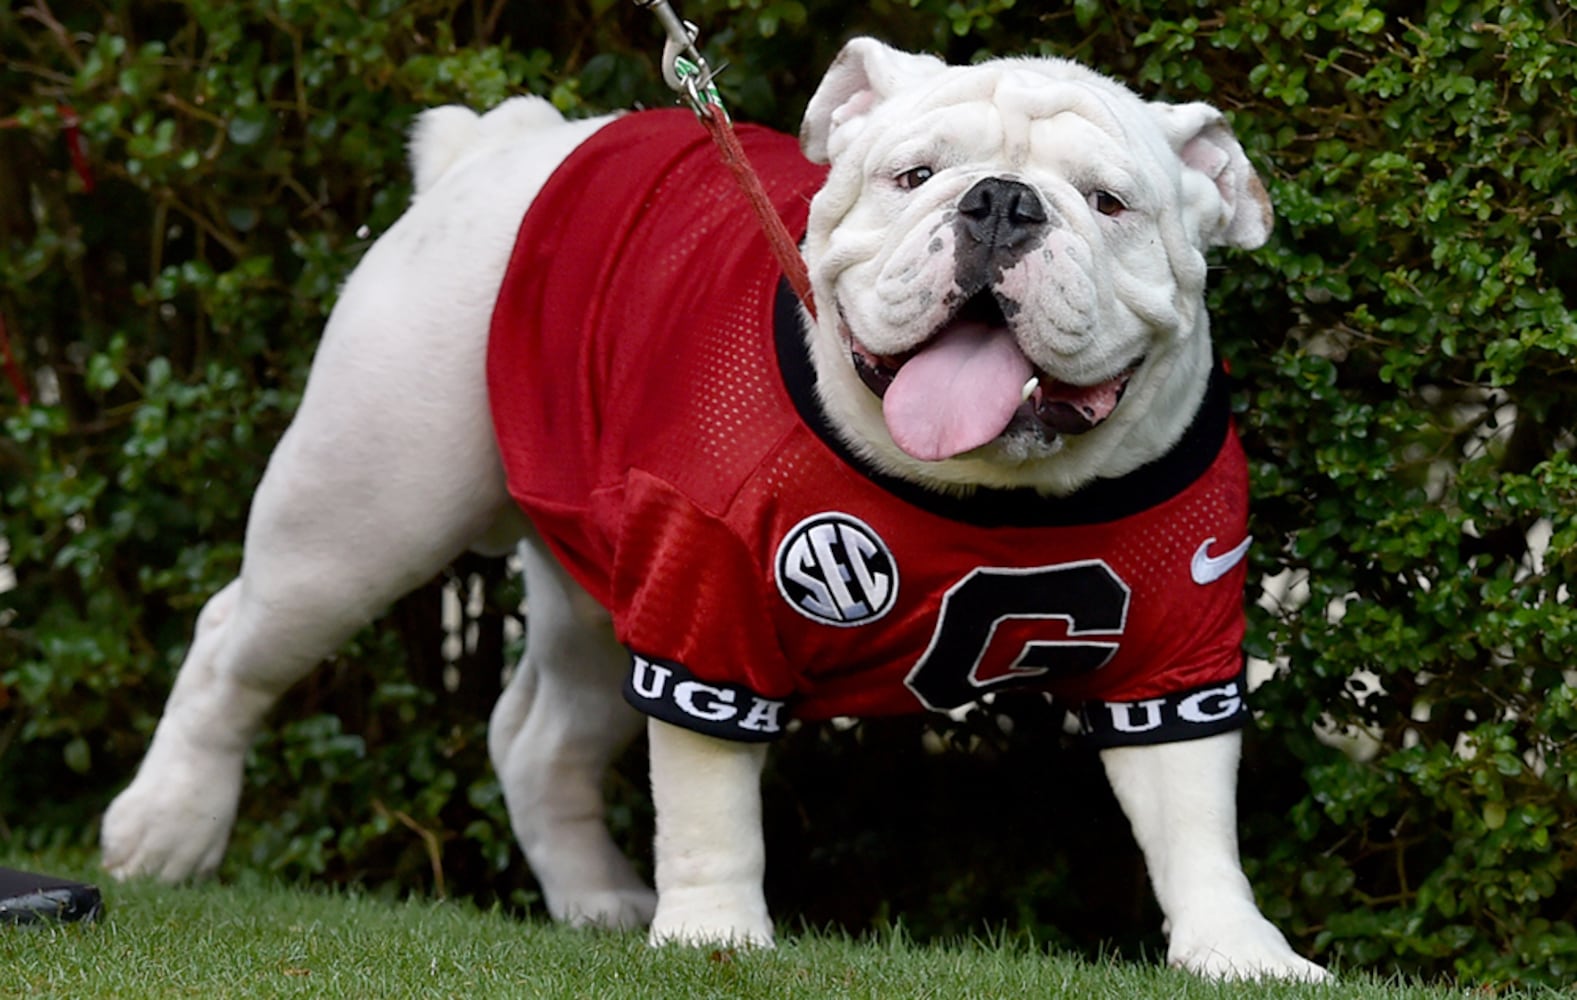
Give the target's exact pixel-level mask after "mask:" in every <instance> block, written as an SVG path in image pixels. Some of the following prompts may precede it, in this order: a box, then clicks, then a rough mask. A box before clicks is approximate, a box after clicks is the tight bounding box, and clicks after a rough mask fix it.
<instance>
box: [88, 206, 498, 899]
mask: <svg viewBox="0 0 1577 1000" xmlns="http://www.w3.org/2000/svg"><path fill="white" fill-rule="evenodd" d="M412 215H415V216H416V221H415V222H414V223H410V224H409V225H408V224H407V220H409V219H411V217H412ZM412 215H408V216H407V220H402V225H405V226H407V229H406V230H405V231H404V233H403V236H404V237H405V238H404V239H402V238H400V237H399V236H396V238H395V239H394V240H392V241H391V240H387V239H386V240H385V241H380V244H379V245H378V246H375V247H374V248H373V249H372V250H371V251H369V253H368V254H367V257H366V259H364V261H363V263H362V266H361V267H360V268H358V270H357V272H356V274H355V276H353V277H352V279H351V281H350V283H349V284H348V285H347V286H346V288H345V290H344V293H343V295H342V298H341V300H340V305H339V306H338V307H337V308H336V310H335V313H334V318H333V319H332V320H331V321H330V323H329V328H328V330H327V332H326V334H325V336H324V340H323V343H322V345H321V346H320V348H319V351H318V356H317V359H316V360H315V361H314V363H313V368H312V374H311V377H310V379H309V382H308V386H307V391H306V393H305V395H304V397H303V399H302V404H301V407H300V409H299V411H298V412H297V415H296V418H295V421H294V422H293V423H292V425H291V427H290V429H289V431H287V432H286V434H285V436H284V438H283V439H282V440H281V442H280V444H279V447H278V448H277V449H276V450H275V452H274V455H273V457H272V458H271V459H270V461H269V464H268V468H267V470H266V471H265V473H264V475H263V480H262V483H261V485H260V486H259V488H258V491H257V494H256V496H255V497H254V499H253V504H252V510H251V514H250V517H249V520H248V524H247V533H246V544H245V551H244V553H243V558H242V565H241V573H240V576H239V578H238V579H237V580H236V581H235V582H233V583H231V584H230V585H229V586H228V587H226V588H225V589H224V590H223V591H221V592H220V593H219V594H218V595H217V596H215V597H214V598H213V599H212V600H211V601H210V602H209V603H208V605H207V607H206V608H205V609H204V610H203V612H202V614H201V616H200V617H199V624H198V628H197V634H196V638H195V640H194V642H193V643H192V645H191V648H190V649H189V651H188V653H187V655H186V658H185V661H184V662H183V663H182V665H181V669H180V672H179V675H178V676H177V679H176V682H175V687H174V689H173V691H172V692H171V695H170V699H169V702H168V704H167V705H166V708H165V715H164V718H163V719H162V720H161V721H160V723H159V727H158V730H157V731H156V733H155V734H154V739H153V744H152V746H151V747H150V748H149V750H148V755H147V757H146V758H145V759H144V761H143V763H142V765H141V767H140V769H139V770H138V773H137V776H136V778H135V779H134V780H133V782H132V784H131V785H130V787H128V788H127V789H126V791H124V792H123V793H121V795H120V796H119V797H118V798H117V799H116V800H115V802H114V803H113V804H112V805H111V807H110V810H109V812H108V813H107V814H106V815H105V818H104V825H103V833H102V841H103V848H104V864H105V866H106V868H108V869H109V871H110V872H111V873H113V874H114V875H116V876H119V877H126V876H131V875H140V874H146V875H155V876H159V877H162V878H165V879H169V880H174V879H180V878H184V877H186V876H188V875H192V874H200V873H203V872H207V871H210V870H212V869H213V868H214V867H215V866H217V865H218V863H219V860H220V857H221V856H222V854H223V852H224V847H225V843H226V841H227V840H228V838H229V833H230V827H231V824H232V821H233V819H234V817H235V809H236V799H237V796H238V793H239V790H240V785H241V766H242V759H243V757H244V755H245V752H246V749H247V746H248V744H249V742H250V741H251V739H252V737H253V735H254V734H255V733H256V732H257V729H258V727H259V725H260V724H261V722H262V720H263V717H264V715H265V713H266V712H267V711H268V709H269V708H270V706H272V705H273V704H274V702H275V700H276V699H277V698H278V697H279V696H280V695H281V694H282V693H283V692H284V691H285V689H286V688H288V687H289V686H290V685H291V684H293V683H294V682H295V681H297V680H298V679H299V678H301V677H302V676H303V675H304V674H305V673H306V672H307V671H308V670H310V669H311V668H312V667H313V666H314V665H315V664H317V663H318V662H320V661H321V660H322V659H324V658H325V657H327V656H328V655H330V654H331V653H332V652H333V651H334V650H335V649H336V648H337V647H338V646H339V645H340V644H341V643H343V642H344V641H345V640H346V639H347V638H349V637H350V635H351V634H352V633H354V632H355V631H356V630H357V629H359V628H361V627H362V626H363V625H365V624H367V623H368V622H369V621H371V620H372V618H373V617H374V616H376V615H377V614H379V613H381V612H382V611H383V610H384V609H385V608H386V607H387V606H388V605H389V604H390V603H391V602H392V601H394V600H395V599H396V598H398V597H399V596H400V595H402V594H403V593H405V592H406V591H409V590H411V589H413V588H414V587H416V586H417V585H419V584H421V583H422V582H423V581H425V580H427V579H430V578H431V577H432V576H433V575H434V574H435V573H436V572H437V571H438V570H439V569H441V568H442V567H443V566H444V564H445V563H446V562H448V561H449V560H451V559H453V558H454V557H455V556H456V555H458V554H459V553H460V552H462V551H463V550H464V549H465V548H466V547H467V546H470V545H473V544H476V543H478V542H479V541H480V540H483V539H488V538H489V537H490V533H491V535H492V536H493V537H492V540H495V541H496V540H497V538H496V535H497V531H496V529H497V527H498V525H499V524H500V523H507V521H508V519H509V518H510V516H511V515H513V516H514V517H515V518H517V519H518V514H514V513H513V508H512V506H511V505H510V504H509V498H508V495H507V493H506V492H505V489H504V481H503V472H502V469H501V468H500V465H499V461H498V458H497V454H496V451H495V447H494V444H493V438H492V431H491V426H490V423H489V420H488V411H487V399H486V391H485V388H484V385H485V382H484V374H483V373H484V353H485V348H486V334H487V304H488V303H490V302H491V301H492V297H493V290H492V289H490V288H489V287H488V284H487V283H488V282H489V281H490V280H491V281H493V282H495V283H496V280H497V278H496V274H494V275H493V276H492V277H489V274H488V272H489V271H490V270H501V268H502V262H501V261H500V262H499V263H498V264H497V268H496V269H490V268H488V267H485V266H482V265H481V264H479V263H478V262H477V261H476V259H475V258H476V254H475V253H474V248H473V253H472V254H471V256H469V257H467V256H465V255H463V254H461V253H459V252H458V250H459V249H460V248H452V249H454V250H456V253H455V254H454V256H455V257H456V258H457V259H460V260H463V261H465V263H466V267H468V268H469V271H468V272H467V274H466V275H463V276H458V277H457V276H456V275H453V274H444V275H440V276H438V277H437V278H434V277H433V276H432V275H431V273H430V272H431V271H432V270H433V268H432V267H431V266H428V267H425V268H423V267H418V266H416V265H415V264H413V263H411V260H412V258H411V256H410V254H409V253H408V252H407V250H406V249H405V247H403V246H402V245H401V244H402V243H404V244H410V243H413V242H414V240H413V239H412V238H411V237H412V236H413V234H412V233H411V232H410V228H409V227H410V226H411V225H414V226H415V227H416V228H417V229H418V230H419V229H420V228H421V227H422V225H423V224H424V220H423V217H422V216H421V215H420V214H419V213H412ZM440 221H442V220H440ZM434 228H435V227H434ZM457 228H458V227H454V226H450V230H451V231H453V230H455V229H457ZM396 232H398V230H396ZM504 247H505V249H504V251H503V252H504V253H505V254H507V241H505V243H504ZM440 249H442V248H440ZM440 259H441V258H438V257H434V258H430V259H426V260H423V261H418V262H416V263H418V264H427V265H431V264H432V263H433V262H434V261H437V260H440ZM435 284H436V285H437V286H438V287H439V288H440V289H441V291H442V292H444V293H452V294H454V295H455V296H456V298H453V299H451V298H449V297H448V295H447V294H438V293H437V292H435V290H434V286H435ZM457 286H458V287H457ZM473 300H474V301H473ZM475 303H480V304H475ZM517 537H518V533H517Z"/></svg>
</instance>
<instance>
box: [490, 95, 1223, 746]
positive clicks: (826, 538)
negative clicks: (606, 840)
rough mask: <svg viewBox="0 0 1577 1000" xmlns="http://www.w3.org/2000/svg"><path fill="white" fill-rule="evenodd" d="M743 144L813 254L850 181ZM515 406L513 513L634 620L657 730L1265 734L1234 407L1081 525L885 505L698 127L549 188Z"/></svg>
mask: <svg viewBox="0 0 1577 1000" xmlns="http://www.w3.org/2000/svg"><path fill="white" fill-rule="evenodd" d="M739 133H740V138H741V140H742V142H743V144H744V147H745V149H746V151H747V152H748V154H749V156H750V159H751V161H752V163H753V165H754V166H755V167H756V169H757V170H758V172H759V173H760V174H761V175H762V177H763V179H764V181H765V184H766V187H767V190H768V192H769V193H770V194H771V196H772V198H773V200H774V201H775V203H776V204H777V207H778V210H779V212H780V213H781V214H782V216H783V217H784V220H785V222H786V223H787V224H788V226H789V228H790V230H791V231H793V232H802V231H803V229H804V226H805V219H806V215H807V208H808V203H809V200H810V198H811V196H812V195H813V194H814V193H815V191H816V189H817V188H818V187H819V185H820V183H821V181H822V178H823V177H824V174H825V169H824V168H822V167H819V166H816V165H813V164H811V163H809V162H807V161H806V160H804V159H803V157H802V156H801V154H800V152H799V148H798V145H797V143H796V142H795V141H794V140H793V139H792V138H790V137H788V136H783V135H778V134H775V133H772V132H769V131H766V130H764V129H759V128H752V127H750V126H744V127H741V128H740V129H739ZM488 388H489V392H490V395H491V405H492V410H493V419H494V424H495V427H496V432H497V435H498V441H499V448H500V452H501V454H502V456H503V461H504V466H505V469H506V471H507V474H508V481H509V490H510V493H511V495H512V496H513V497H514V498H515V499H516V500H517V501H518V502H519V504H520V506H521V507H522V509H523V510H524V511H525V513H526V514H527V515H528V516H529V517H530V518H531V520H532V522H533V524H534V525H535V526H536V528H537V529H538V531H539V532H540V533H541V535H542V537H543V539H544V540H545V541H546V543H547V544H548V545H549V546H550V547H551V548H552V550H553V552H554V553H555V554H556V555H557V557H558V558H559V560H560V561H561V562H562V563H563V565H564V567H565V568H566V569H567V570H568V572H569V573H570V574H571V575H572V576H573V577H574V578H575V579H576V580H577V581H578V582H579V583H580V584H581V585H582V586H583V587H584V588H585V589H586V590H587V591H588V592H589V593H590V594H591V595H592V596H593V597H595V598H596V599H597V600H598V601H600V602H601V603H602V604H603V605H605V606H606V607H607V608H609V609H610V611H611V612H612V616H613V624H614V629H615V632H616V633H617V635H618V638H619V640H620V641H621V642H622V643H623V644H624V645H625V646H626V647H627V648H628V649H629V650H630V651H631V654H632V655H631V673H630V676H629V680H628V682H627V684H626V691H625V693H626V697H627V698H628V699H629V700H630V701H631V702H632V703H633V704H634V705H636V707H638V708H640V709H641V710H643V711H645V712H647V713H648V714H651V715H654V716H656V717H658V718H661V719H664V720H666V721H668V722H672V723H675V724H677V725H681V726H685V727H687V728H691V729H695V730H698V731H701V732H706V733H710V734H712V735H716V736H721V737H724V738H728V739H739V740H763V739H771V738H773V737H775V736H777V735H779V734H780V733H781V732H782V730H783V727H784V725H785V724H786V723H787V722H788V720H789V719H791V718H800V719H824V718H828V717H832V716H845V715H847V716H870V715H882V714H892V713H901V712H914V711H922V710H926V709H932V710H938V711H945V710H949V709H953V708H957V707H961V706H963V705H967V704H969V703H971V702H974V701H976V700H978V699H979V698H981V697H982V696H983V695H987V694H990V693H992V692H996V691H1000V690H1005V689H1021V688H1033V689H1039V690H1044V691H1047V692H1051V693H1053V694H1055V695H1057V696H1058V697H1061V698H1067V699H1070V700H1071V701H1073V702H1076V703H1080V704H1082V705H1083V709H1082V711H1081V718H1082V720H1083V727H1084V730H1085V732H1086V733H1087V734H1088V735H1089V736H1090V737H1091V738H1092V739H1093V740H1094V741H1095V742H1097V743H1098V744H1100V745H1116V744H1121V743H1151V742H1163V741H1167V740H1177V739H1187V738H1192V737H1196V736H1205V735H1209V734H1211V733H1216V732H1221V731H1224V730H1226V729H1230V728H1235V727H1237V726H1240V725H1242V724H1243V722H1244V720H1245V719H1246V717H1247V710H1246V708H1245V706H1244V699H1243V686H1242V653H1241V643H1242V638H1243V628H1244V617H1243V605H1242V600H1243V598H1242V594H1243V584H1244V579H1245V574H1246V567H1245V564H1244V560H1243V556H1244V553H1245V551H1246V549H1247V547H1248V538H1247V495H1248V490H1247V468H1246V464H1245V461H1244V457H1243V452H1242V449H1241V448H1240V446H1239V444H1238V442H1237V438H1236V436H1235V434H1234V433H1233V431H1232V429H1231V425H1230V417H1229V415H1228V405H1227V397H1226V386H1225V377H1224V376H1223V375H1222V374H1221V373H1219V372H1217V373H1216V375H1215V377H1214V378H1213V379H1212V383H1211V387H1210V390H1209V392H1208V394H1207V398H1206V400H1205V402H1204V404H1203V406H1202V407H1201V409H1200V412H1199V414H1198V415H1197V416H1196V417H1195V418H1194V420H1193V423H1192V425H1191V426H1190V428H1189V429H1188V431H1187V432H1186V433H1185V435H1184V437H1183V440H1182V441H1181V442H1180V443H1179V445H1178V446H1177V447H1176V448H1175V449H1173V451H1172V452H1171V453H1170V454H1168V455H1166V456H1165V457H1163V458H1161V459H1159V460H1157V461H1156V462H1153V463H1151V464H1150V465H1148V466H1146V467H1144V468H1142V469H1140V470H1138V471H1136V472H1134V473H1132V474H1130V475H1128V476H1125V477H1123V478H1121V479H1116V480H1101V481H1098V482H1096V483H1094V484H1092V485H1091V486H1089V487H1087V488H1085V489H1084V490H1082V491H1080V492H1079V493H1077V494H1075V495H1073V496H1071V497H1066V498H1060V499H1059V498H1047V497H1043V496H1040V495H1039V494H1036V493H1034V492H1032V491H1026V490H978V491H976V492H975V493H974V494H972V495H970V496H967V497H958V496H950V495H943V494H939V493H934V492H931V491H929V490H926V489H923V488H921V487H918V486H916V485H914V484H912V483H908V482H905V481H902V480H897V479H894V478H892V477H889V476H886V475H884V474H882V473H880V472H879V471H877V470H875V469H872V468H870V467H868V466H867V465H866V463H864V462H863V461H862V460H861V459H859V458H858V457H857V456H855V455H854V454H852V453H851V452H850V451H849V450H848V448H847V447H846V446H844V445H843V443H842V442H841V441H840V440H839V438H838V436H837V435H836V433H835V432H834V431H833V430H832V429H831V428H830V427H829V426H828V425H827V423H826V421H825V418H824V416H823V414H822V412H821V409H820V407H819V405H818V403H817V401H816V396H815V375H814V370H813V368H812V367H811V363H810V359H809V356H808V352H807V348H806V345H805V342H804V334H803V332H802V330H801V327H800V321H799V317H798V313H797V310H796V308H795V304H794V301H793V298H792V296H791V295H789V294H788V293H787V291H786V286H783V285H781V282H780V271H779V268H778V267H777V265H776V264H775V263H774V261H773V258H772V255H771V253H770V252H769V251H768V249H767V245H766V241H765V238H764V237H763V236H762V235H761V233H760V231H759V227H758V225H757V223H756V221H755V218H754V217H753V216H752V215H751V214H750V211H749V209H748V207H747V206H746V203H745V201H744V199H743V197H742V195H740V194H739V192H738V191H737V190H736V187H735V184H734V181H733V179H732V178H731V177H730V176H729V174H728V173H727V171H726V169H725V168H724V167H723V166H722V164H721V162H720V161H719V160H718V158H717V155H716V153H715V152H714V151H713V149H712V147H711V145H710V141H709V139H708V137H707V135H706V133H705V131H704V130H703V129H702V128H701V127H700V126H699V125H697V124H696V122H695V121H694V119H693V117H692V116H691V115H690V114H689V112H686V111H681V110H674V111H660V112H643V113H637V114H631V115H627V116H625V117H623V118H620V119H618V120H617V121H615V122H613V123H612V124H610V125H608V126H606V127H605V128H603V129H602V130H600V131H599V132H597V133H596V134H595V135H594V136H593V137H592V138H591V139H589V140H588V141H587V142H586V143H585V144H583V145H582V146H581V147H580V148H579V149H577V150H576V151H575V153H574V154H572V155H571V156H570V157H569V159H567V160H566V161H565V162H564V163H563V164H562V165H561V166H560V167H559V169H558V170H557V172H556V173H554V175H553V176H552V178H551V179H550V180H549V181H548V183H547V185H546V186H545V187H544V188H543V190H542V192H541V194H540V195H538V197H537V199H536V200H535V202H533V204H532V206H531V209H530V211H529V212H528V213H527V215H526V217H525V220H524V222H523V223H522V225H521V228H520V235H519V238H518V241H517V243H516V245H515V250H514V255H513V257H512V259H511V262H510V265H509V271H508V274H507V276H506V279H505V282H504V286H503V289H502V291H501V293H500V295H499V299H498V303H497V305H496V308H495V311H494V316H493V327H492V333H491V341H490V344H489V350H488Z"/></svg>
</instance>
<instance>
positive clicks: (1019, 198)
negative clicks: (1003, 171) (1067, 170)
mask: <svg viewBox="0 0 1577 1000" xmlns="http://www.w3.org/2000/svg"><path fill="white" fill-rule="evenodd" d="M958 215H959V222H960V223H961V225H962V228H963V230H964V232H965V233H966V234H968V235H969V236H970V237H971V238H972V239H974V241H975V242H977V243H979V244H981V245H982V246H984V247H987V248H990V249H992V250H1009V251H1012V250H1017V251H1020V252H1022V251H1024V250H1026V249H1028V248H1029V246H1030V245H1032V244H1033V243H1035V242H1036V241H1037V240H1038V238H1039V237H1040V235H1041V232H1042V231H1043V230H1044V229H1045V228H1046V222H1047V216H1046V206H1045V204H1044V203H1043V202H1042V201H1041V200H1040V195H1038V194H1036V193H1035V189H1034V188H1032V187H1030V186H1029V185H1028V184H1023V183H1021V182H1019V181H1010V180H1007V179H1006V178H1003V177H987V178H986V179H985V180H983V181H981V182H979V183H978V184H976V185H975V186H974V187H972V188H970V189H969V190H968V191H965V192H964V196H963V197H962V198H960V199H958Z"/></svg>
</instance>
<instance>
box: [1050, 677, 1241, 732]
mask: <svg viewBox="0 0 1577 1000" xmlns="http://www.w3.org/2000/svg"><path fill="white" fill-rule="evenodd" d="M1248 721H1249V710H1248V681H1247V676H1246V674H1244V673H1239V674H1238V675H1237V676H1236V677H1234V678H1232V679H1231V680H1227V681H1220V682H1217V683H1214V684H1201V685H1199V686H1198V687H1194V688H1189V689H1188V690H1186V691H1177V692H1174V693H1172V694H1167V695H1162V696H1160V697H1158V698H1146V699H1143V700H1141V701H1088V702H1085V703H1084V704H1083V705H1082V706H1081V707H1080V708H1079V736H1080V738H1081V739H1082V741H1083V742H1084V743H1085V744H1086V745H1087V746H1093V747H1095V748H1097V749H1104V748H1106V747H1123V746H1153V745H1155V744H1157V743H1181V742H1183V741H1184V740H1197V739H1203V738H1204V737H1206V736H1215V735H1216V734H1218V733H1227V732H1231V731H1232V730H1234V729H1241V728H1243V727H1244V726H1245V725H1247V724H1248Z"/></svg>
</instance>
